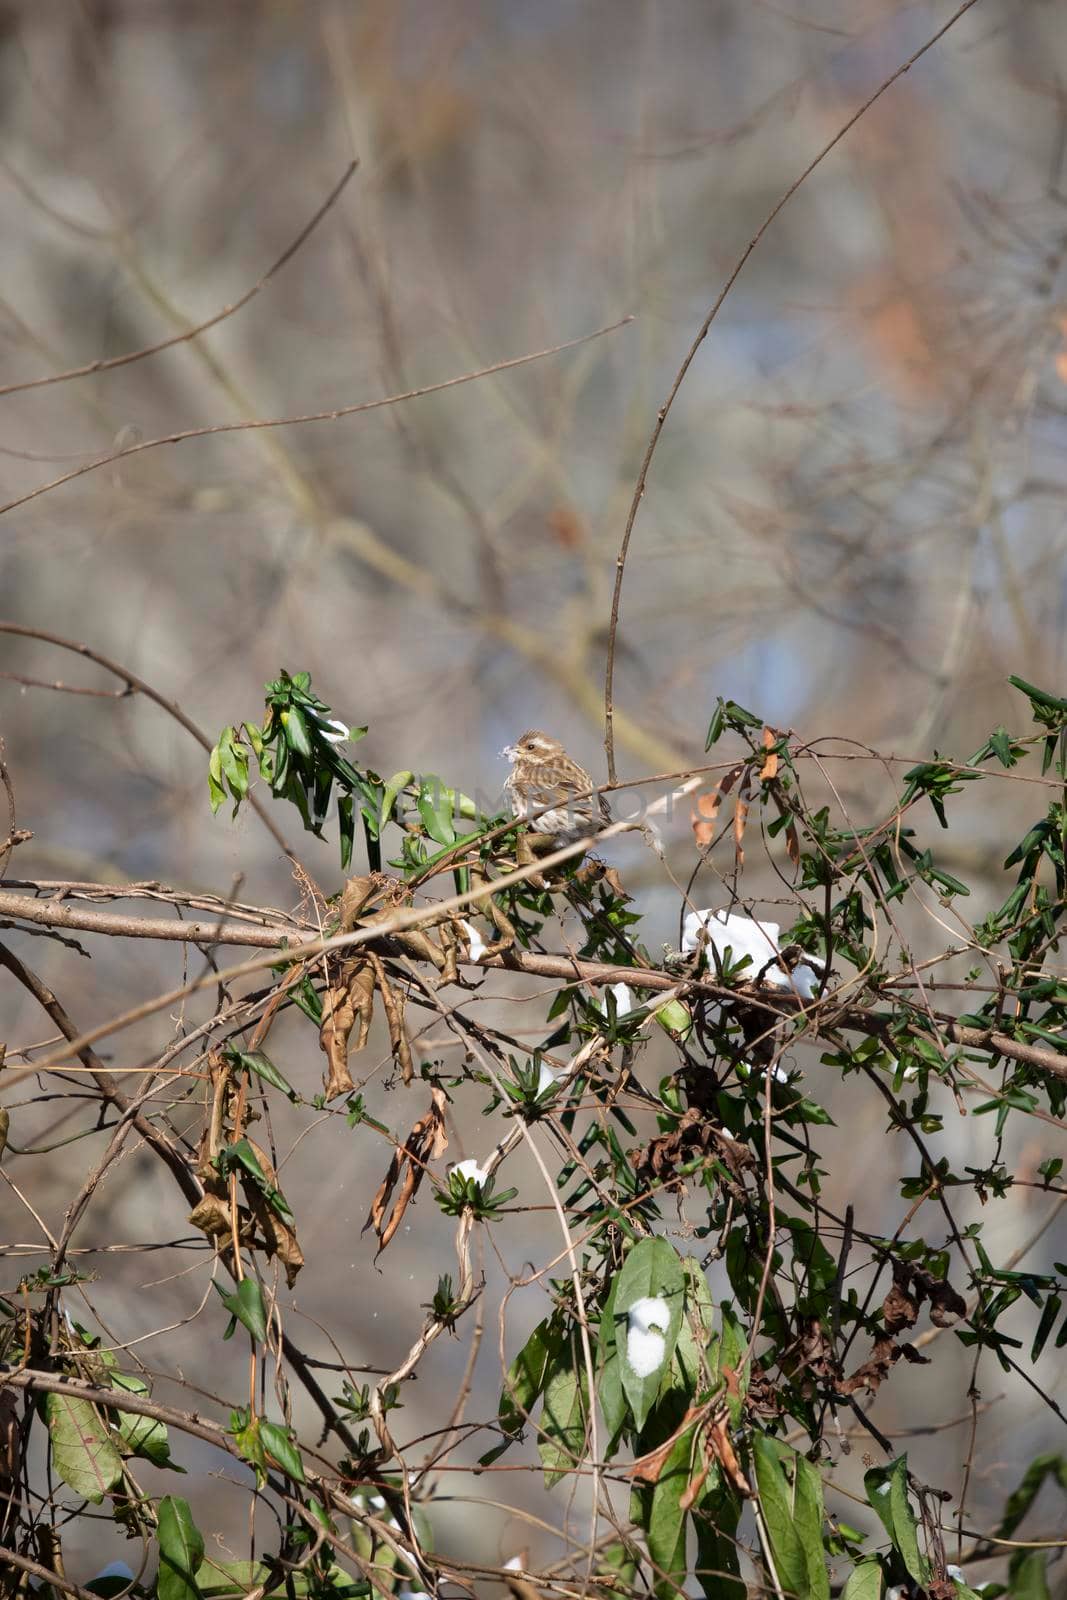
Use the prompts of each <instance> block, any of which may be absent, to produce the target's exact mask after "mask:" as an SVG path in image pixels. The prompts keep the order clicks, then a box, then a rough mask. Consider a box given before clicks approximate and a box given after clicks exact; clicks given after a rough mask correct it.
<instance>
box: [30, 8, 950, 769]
mask: <svg viewBox="0 0 1067 1600" xmlns="http://www.w3.org/2000/svg"><path fill="white" fill-rule="evenodd" d="M975 4H976V0H963V4H962V5H961V6H960V7H959V9H958V10H957V11H955V12H953V14H952V16H951V17H949V19H948V21H947V22H946V23H945V24H944V25H943V26H942V27H940V28H938V30H937V32H936V33H935V34H933V35H932V36H931V37H930V38H929V39H927V41H926V43H925V44H924V45H921V46H920V48H919V49H918V50H916V51H915V53H914V54H913V55H911V56H909V57H908V59H907V61H905V62H904V63H903V65H902V66H899V67H898V68H897V69H896V71H895V72H893V73H891V74H890V75H889V77H888V78H886V79H885V80H884V82H883V83H881V84H880V85H879V87H878V88H877V89H876V90H875V91H874V93H873V94H872V95H871V96H870V98H869V99H867V100H865V101H864V102H863V104H862V105H861V106H860V108H859V110H858V111H856V112H854V113H853V114H852V116H851V117H849V119H848V121H847V122H846V123H845V124H844V125H843V126H842V127H840V128H839V129H838V130H837V132H836V133H835V134H834V136H833V138H832V139H831V140H829V142H828V143H827V144H825V145H824V146H823V148H822V149H821V150H820V151H819V153H818V155H817V156H816V157H815V158H814V160H812V161H809V163H808V165H807V166H806V167H805V168H804V171H803V172H802V173H801V174H800V176H799V177H797V178H794V180H793V182H792V183H791V184H790V185H789V188H788V189H787V190H786V191H785V193H784V194H783V195H782V197H781V199H780V200H779V201H778V203H777V205H775V206H774V208H773V210H771V211H770V212H769V213H768V215H767V216H766V217H765V218H764V220H763V222H762V223H761V224H760V226H759V228H758V229H757V231H756V232H755V233H754V234H753V236H752V238H751V239H750V240H749V242H748V244H747V245H746V246H745V248H744V250H743V251H742V253H741V255H740V257H739V259H738V261H737V263H736V265H735V267H734V269H733V271H732V272H731V273H730V276H729V277H728V278H727V280H726V282H725V283H724V284H723V286H722V288H721V289H720V290H719V293H718V296H717V297H716V299H715V302H714V304H713V305H712V307H711V310H710V311H709V312H708V314H707V316H706V317H705V318H704V321H703V322H702V323H701V325H700V329H699V331H698V333H697V336H696V338H695V339H694V340H693V342H692V344H691V345H690V346H689V349H688V350H687V352H686V355H685V359H684V361H683V362H682V364H681V366H680V367H679V368H678V371H677V373H676V374H675V377H674V382H673V383H672V384H671V387H670V389H669V390H668V392H667V398H666V400H665V401H664V402H663V404H662V405H661V406H660V408H659V410H658V411H657V413H656V421H655V425H654V427H653V429H652V432H651V434H650V436H649V440H648V444H647V446H646V447H645V453H644V456H643V457H642V460H641V467H640V470H639V472H638V474H637V482H636V484H635V485H634V492H633V498H632V499H631V501H630V509H629V512H628V514H627V517H626V527H625V529H624V531H623V536H622V544H621V545H620V546H619V554H618V557H617V559H616V562H615V586H614V588H613V590H612V595H611V620H610V622H609V625H608V650H607V663H606V666H605V671H604V754H605V755H606V757H607V763H608V778H609V780H610V782H612V783H614V782H615V781H616V773H615V727H614V717H615V705H614V695H615V639H616V635H617V633H618V630H619V604H620V600H621V598H622V580H623V574H624V572H625V570H626V557H627V554H628V553H629V549H630V535H631V534H632V533H633V530H634V523H635V522H636V521H637V513H638V510H639V508H640V505H641V501H642V500H643V499H644V495H645V485H646V483H647V481H648V471H649V468H650V466H651V465H652V457H653V456H654V455H655V453H656V446H657V445H658V444H659V439H660V434H661V433H662V432H663V428H664V424H665V423H666V421H667V418H668V417H669V416H670V413H671V407H672V406H673V405H674V402H675V399H676V397H677V394H678V391H679V389H680V388H681V387H682V384H683V383H684V382H685V378H686V374H687V373H688V371H689V368H690V367H691V366H692V364H693V361H694V359H695V357H696V353H697V351H698V350H699V349H700V346H701V345H702V344H703V343H704V340H705V339H706V338H707V336H708V333H709V331H710V329H711V325H712V323H713V322H714V321H715V318H716V317H717V316H718V315H719V311H720V310H721V308H722V304H723V301H724V300H725V299H726V296H727V295H728V294H729V293H730V290H731V289H732V288H733V286H734V284H735V283H736V282H737V280H738V278H739V277H740V276H741V272H742V269H743V268H744V266H745V263H746V262H747V261H748V258H749V256H750V255H751V254H752V252H753V250H755V248H756V246H757V245H758V244H759V242H760V240H761V239H762V238H763V236H764V234H765V233H766V232H767V230H768V228H769V227H770V226H771V223H772V222H773V221H774V220H775V218H776V217H777V216H778V214H779V213H780V212H781V211H782V210H784V208H785V206H786V205H787V204H788V202H789V201H790V200H791V199H792V198H793V196H794V195H795V194H796V192H797V190H798V189H799V188H800V186H801V184H803V183H804V181H805V180H806V179H807V178H808V177H810V175H811V174H812V173H813V172H814V171H815V168H816V167H817V166H819V164H820V163H821V162H822V161H824V160H825V159H826V157H827V156H828V155H829V154H830V151H831V150H832V149H833V148H834V146H835V145H837V144H840V142H841V140H842V139H843V138H844V137H845V135H846V134H847V133H848V132H849V131H850V129H852V128H854V127H855V125H856V123H857V122H858V121H859V120H860V118H861V117H862V116H863V115H864V113H865V112H867V111H869V110H870V108H871V106H873V105H874V103H875V101H876V100H878V99H880V98H881V96H882V95H883V94H885V92H886V90H887V89H888V88H890V87H891V85H892V84H894V83H896V81H897V79H898V78H901V77H903V75H904V73H905V72H907V71H908V70H909V68H911V67H913V66H914V65H915V63H916V61H918V60H919V57H920V56H923V55H925V54H926V52H927V51H928V50H929V49H931V48H932V46H933V45H935V44H936V43H937V41H938V40H939V39H940V38H942V37H943V36H944V35H945V34H946V33H947V32H948V30H949V29H950V28H951V27H952V26H953V24H954V23H956V22H958V21H959V19H960V18H961V17H962V16H963V15H964V13H965V12H967V11H969V10H970V9H971V7H972V6H973V5H975ZM15 503H16V504H18V502H17V501H16V502H15Z"/></svg>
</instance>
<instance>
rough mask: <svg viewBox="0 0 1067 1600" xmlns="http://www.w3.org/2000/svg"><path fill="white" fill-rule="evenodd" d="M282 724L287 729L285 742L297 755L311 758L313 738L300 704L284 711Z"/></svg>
mask: <svg viewBox="0 0 1067 1600" xmlns="http://www.w3.org/2000/svg"><path fill="white" fill-rule="evenodd" d="M282 726H283V727H284V729H285V742H286V744H287V745H288V746H289V748H290V750H292V751H293V752H294V753H295V754H296V755H298V756H303V757H304V758H305V759H306V760H310V759H311V739H310V737H309V735H308V725H307V722H306V721H305V720H304V713H303V712H302V711H301V710H300V707H299V706H290V707H289V709H288V711H283V712H282Z"/></svg>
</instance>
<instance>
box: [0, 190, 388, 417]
mask: <svg viewBox="0 0 1067 1600" xmlns="http://www.w3.org/2000/svg"><path fill="white" fill-rule="evenodd" d="M358 166H359V162H358V160H356V161H350V162H349V163H348V166H347V167H346V168H345V170H344V172H343V173H342V174H341V176H340V178H339V179H338V180H337V182H336V183H335V184H334V186H333V188H332V189H331V190H330V192H329V194H328V195H327V196H326V199H325V200H324V201H323V202H322V204H321V205H320V206H319V208H318V210H317V211H316V212H315V214H314V216H313V217H312V218H311V220H310V221H309V222H305V224H304V226H303V227H302V228H301V230H300V232H299V233H298V234H297V236H296V238H295V239H292V240H290V242H289V244H287V245H286V247H285V249H284V250H283V251H282V253H281V255H280V256H279V257H278V259H277V260H276V261H275V262H274V263H273V265H272V266H269V267H268V268H267V270H266V272H265V273H264V274H263V276H262V277H261V278H259V279H258V280H257V281H256V282H255V283H254V284H253V285H252V287H251V288H250V289H246V290H245V292H244V294H243V295H242V296H241V298H240V299H239V300H235V301H234V302H233V305H230V306H223V308H222V310H221V311H216V312H215V313H214V315H213V316H210V317H208V318H207V319H206V320H205V321H204V322H198V323H197V324H196V325H195V327H191V328H187V329H186V330H185V332H184V333H175V334H172V335H171V336H170V338H169V339H160V340H159V341H158V343H157V344H149V345H145V346H144V348H143V349H141V350H127V351H126V353H125V354H124V355H121V356H110V357H108V359H107V360H104V359H101V360H99V361H90V362H88V363H87V364H86V365H85V366H83V367H71V368H69V369H68V370H67V371H66V372H53V373H52V374H51V375H50V376H49V377H47V378H27V379H26V380H25V381H24V382H22V383H5V384H3V385H0V396H3V395H7V394H21V393H22V392H23V390H25V389H43V388H45V387H46V386H47V385H49V384H53V383H68V382H69V381H70V380H71V379H72V378H87V377H90V376H91V375H92V374H93V373H96V372H111V371H112V370H113V369H114V368H115V367H128V366H129V365H130V364H131V363H132V362H134V361H143V360H144V359H145V358H146V357H147V356H157V355H159V353H160V351H162V350H169V349H171V347H172V346H173V345H176V344H187V343H188V341H189V340H190V339H196V338H198V337H199V335H200V334H202V333H207V331H208V329H209V328H216V327H218V325H219V323H220V322H225V321H226V319H227V317H232V316H234V315H235V314H236V313H237V312H238V311H241V310H243V309H244V307H245V306H246V305H247V304H248V302H249V301H250V300H254V299H255V297H256V295H257V294H259V292H260V290H261V289H265V288H266V287H267V284H268V283H269V282H270V280H271V279H272V278H273V277H275V275H276V274H277V273H279V272H280V271H281V270H282V268H283V267H284V266H286V265H287V264H288V263H289V262H290V261H291V260H292V259H293V257H294V256H295V255H296V253H297V251H298V250H299V249H300V247H301V246H302V245H303V244H306V242H307V240H308V239H309V238H310V237H311V235H312V234H313V233H314V232H315V229H316V228H317V227H318V225H319V223H320V222H321V221H322V219H323V217H324V216H325V215H326V213H327V212H328V211H330V210H331V209H332V208H333V206H334V205H335V204H336V202H337V200H338V199H339V198H340V196H341V191H342V190H343V189H344V188H345V186H346V185H347V183H348V180H349V179H350V178H351V176H352V174H353V173H354V172H355V170H356V168H357V167H358Z"/></svg>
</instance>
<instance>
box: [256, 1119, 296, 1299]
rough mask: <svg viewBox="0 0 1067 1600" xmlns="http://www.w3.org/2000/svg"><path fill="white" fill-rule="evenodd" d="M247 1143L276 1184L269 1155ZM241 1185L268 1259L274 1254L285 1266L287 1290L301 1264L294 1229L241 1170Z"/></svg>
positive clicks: (268, 1177)
mask: <svg viewBox="0 0 1067 1600" xmlns="http://www.w3.org/2000/svg"><path fill="white" fill-rule="evenodd" d="M248 1142H249V1144H250V1145H251V1146H252V1149H253V1150H254V1151H255V1153H256V1159H257V1161H258V1162H259V1164H260V1166H261V1167H262V1168H263V1172H264V1174H265V1176H266V1179H267V1182H268V1183H269V1184H270V1185H271V1187H272V1188H275V1189H276V1188H277V1187H278V1176H277V1173H276V1172H275V1170H274V1167H273V1165H272V1164H271V1160H270V1157H269V1156H268V1155H267V1153H266V1151H265V1150H262V1149H261V1148H260V1147H259V1145H258V1144H256V1143H255V1142H254V1140H252V1139H249V1141H248ZM241 1185H242V1188H243V1189H244V1195H245V1200H246V1202H247V1204H248V1210H249V1212H250V1213H251V1215H252V1217H253V1218H254V1219H255V1221H256V1223H257V1224H258V1225H259V1231H260V1233H261V1234H262V1238H263V1248H264V1250H265V1251H266V1253H267V1258H268V1260H269V1259H270V1257H271V1256H277V1257H278V1260H279V1261H280V1262H281V1263H282V1265H283V1266H284V1268H285V1281H286V1283H287V1284H288V1285H289V1287H290V1289H291V1288H292V1287H293V1284H294V1283H295V1282H296V1275H297V1273H298V1272H299V1271H300V1268H301V1267H302V1266H303V1265H304V1253H303V1251H302V1250H301V1248H300V1246H299V1244H298V1243H297V1238H296V1233H295V1231H294V1230H293V1229H292V1228H291V1227H290V1226H289V1225H288V1223H286V1222H285V1221H283V1219H282V1218H281V1217H280V1216H279V1215H278V1213H277V1211H275V1209H274V1207H273V1206H272V1205H271V1203H270V1201H269V1200H268V1199H267V1196H266V1195H265V1194H264V1192H263V1190H262V1189H261V1188H260V1187H259V1185H258V1184H257V1183H254V1182H253V1181H252V1179H251V1178H250V1176H248V1175H247V1174H246V1173H245V1172H244V1171H242V1173H241Z"/></svg>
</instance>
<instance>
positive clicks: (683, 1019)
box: [656, 1000, 693, 1040]
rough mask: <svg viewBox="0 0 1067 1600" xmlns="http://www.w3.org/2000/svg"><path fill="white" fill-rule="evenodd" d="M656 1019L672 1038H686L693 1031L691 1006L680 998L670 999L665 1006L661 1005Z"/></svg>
mask: <svg viewBox="0 0 1067 1600" xmlns="http://www.w3.org/2000/svg"><path fill="white" fill-rule="evenodd" d="M656 1021H657V1022H658V1023H659V1025H660V1027H661V1028H662V1029H663V1030H664V1032H665V1033H669V1034H670V1036H671V1038H672V1039H678V1040H684V1039H686V1038H688V1036H689V1035H690V1033H692V1031H693V1018H692V1016H691V1015H690V1013H689V1008H688V1006H684V1005H683V1004H682V1002H681V1001H680V1000H669V1001H668V1002H667V1004H666V1005H665V1006H660V1008H659V1010H658V1011H657V1012H656Z"/></svg>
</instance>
